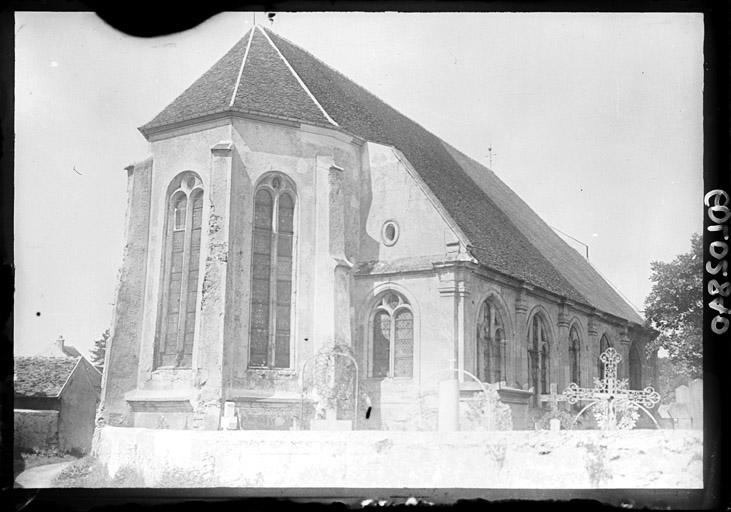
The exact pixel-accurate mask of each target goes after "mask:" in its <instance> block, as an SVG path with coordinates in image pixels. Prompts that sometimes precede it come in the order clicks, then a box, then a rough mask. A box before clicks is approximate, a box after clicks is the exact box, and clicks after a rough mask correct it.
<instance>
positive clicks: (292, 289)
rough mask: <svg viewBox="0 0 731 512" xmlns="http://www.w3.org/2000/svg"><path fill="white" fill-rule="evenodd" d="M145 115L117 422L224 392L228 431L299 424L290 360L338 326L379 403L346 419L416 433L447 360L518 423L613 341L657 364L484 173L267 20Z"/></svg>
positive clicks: (114, 343) (185, 421) (571, 260)
mask: <svg viewBox="0 0 731 512" xmlns="http://www.w3.org/2000/svg"><path fill="white" fill-rule="evenodd" d="M405 85H406V84H405ZM410 86H414V84H411V85H410ZM140 132H141V133H142V134H143V136H144V137H145V138H146V139H147V140H148V141H149V143H150V152H151V156H150V157H149V158H147V159H146V160H144V161H142V162H139V163H136V164H134V165H130V166H129V167H128V168H127V169H126V170H127V175H128V194H129V195H128V198H129V199H128V210H127V212H128V213H127V219H128V220H127V222H128V224H127V240H126V246H125V252H124V260H123V267H122V272H121V278H120V282H119V288H118V295H117V299H116V306H115V318H114V322H113V327H112V334H111V338H110V342H109V347H108V351H107V361H106V364H105V368H106V371H105V374H104V392H103V409H102V411H101V417H102V418H103V420H104V421H107V422H108V423H109V424H112V425H127V426H141V427H153V428H154V427H168V428H208V429H216V428H219V425H220V421H219V420H220V415H221V410H222V407H223V402H226V401H229V402H234V403H235V404H236V405H235V407H236V409H237V411H238V416H239V419H240V424H241V428H248V429H260V428H279V429H286V428H291V426H292V425H293V422H294V421H295V420H297V419H299V420H300V422H299V424H306V418H303V417H301V416H302V415H303V414H304V413H303V411H304V410H305V408H304V407H303V403H302V400H301V385H302V383H301V379H300V377H301V373H302V369H303V366H305V365H306V364H307V363H306V362H307V361H311V360H312V358H313V356H314V355H315V354H316V353H317V351H318V350H319V348H320V347H322V346H324V345H327V344H330V343H333V342H337V343H341V344H346V345H349V346H351V347H352V349H353V352H354V354H355V356H356V359H357V361H358V365H359V372H360V386H361V389H363V390H364V391H365V392H366V393H367V394H368V396H369V397H370V400H371V403H372V408H373V411H372V414H371V415H370V416H369V418H368V420H365V418H361V419H359V420H358V422H357V425H356V427H357V428H377V429H411V428H417V425H416V422H415V418H416V417H417V416H418V415H419V407H420V404H421V403H422V402H421V398H422V397H423V396H424V395H425V394H428V393H430V392H434V391H435V390H436V389H437V386H438V383H439V381H440V380H441V379H444V378H447V377H449V376H450V375H453V374H455V373H457V374H458V375H459V379H460V381H461V382H462V386H463V390H464V391H465V392H466V393H467V392H470V391H471V390H474V389H476V388H475V386H476V385H477V384H475V383H473V378H472V377H470V374H472V375H473V376H474V377H475V379H479V380H480V381H481V382H490V383H495V384H496V385H498V386H499V388H500V389H499V393H500V395H501V398H502V399H503V401H504V402H506V403H508V404H510V405H511V407H512V408H513V413H514V415H513V416H514V419H513V425H514V426H515V427H516V428H525V427H526V426H528V423H527V419H526V418H527V410H528V408H530V407H537V406H540V398H541V395H545V394H547V393H549V392H550V390H551V389H557V390H559V391H561V390H562V389H564V387H565V386H566V385H567V384H569V383H570V382H572V381H574V382H578V383H580V384H581V385H585V386H590V385H592V383H593V378H594V377H597V376H599V372H600V371H601V365H600V363H599V359H598V356H599V354H600V351H601V350H603V349H605V348H606V347H608V346H610V345H611V346H613V347H615V348H616V349H617V350H618V351H619V352H620V354H621V355H622V356H623V358H624V363H623V364H622V365H620V368H619V371H620V376H624V377H628V378H630V379H631V381H632V382H631V384H632V386H633V387H635V388H636V387H640V386H644V385H646V384H648V383H650V382H651V380H652V378H653V370H652V358H646V357H645V355H644V344H645V343H646V342H647V341H648V339H650V337H651V336H652V334H653V333H652V332H651V331H649V330H648V329H646V328H645V327H643V319H642V318H641V317H640V315H639V314H638V313H637V312H636V311H635V310H634V309H633V308H632V307H631V306H630V305H629V304H628V303H627V302H626V301H625V300H624V299H623V298H622V297H621V296H620V295H619V294H618V293H617V292H616V291H615V290H614V289H613V288H612V286H610V285H609V284H608V283H607V282H606V281H605V280H604V279H603V278H602V277H601V276H600V275H599V273H598V272H597V271H596V270H595V269H594V268H593V267H592V266H591V265H590V264H589V262H588V261H586V260H585V259H584V258H583V257H582V256H581V255H580V254H579V253H578V252H577V251H575V250H574V249H572V248H571V247H569V246H568V245H567V244H566V243H565V242H564V241H563V240H562V239H561V238H560V237H559V236H557V235H556V233H554V231H553V230H552V229H551V228H550V227H549V226H547V225H546V223H545V222H543V221H542V220H541V219H540V218H539V217H538V216H537V215H536V214H535V213H534V212H533V211H532V210H531V209H530V207H529V206H528V205H527V204H525V203H524V202H523V201H522V200H521V199H520V198H519V197H518V196H517V195H516V194H515V193H514V192H513V191H512V190H511V189H510V188H509V187H508V186H506V185H505V183H503V182H502V181H501V180H500V178H498V176H497V175H496V174H495V173H493V172H492V171H491V170H490V169H487V168H486V167H484V166H482V165H481V164H479V163H478V162H476V161H475V160H472V159H471V158H470V157H468V156H467V155H465V154H463V153H461V152H460V151H458V150H457V149H455V148H454V147H452V146H451V145H449V144H448V143H446V142H444V141H443V140H441V139H439V138H438V137H436V136H435V135H433V134H432V133H430V132H428V131H427V130H425V129H424V128H422V127H421V126H420V125H419V124H417V123H415V122H414V121H412V120H410V119H408V118H406V117H405V116H403V115H402V114H400V113H399V112H397V111H396V110H394V109H393V108H391V107H389V106H388V105H386V104H385V103H383V102H382V101H381V100H380V99H378V98H377V97H375V96H374V95H372V94H370V93H369V92H368V91H366V90H365V89H363V88H362V87H360V86H358V85H357V84H355V83H353V82H352V81H351V80H349V79H348V78H346V77H345V76H343V75H342V74H340V73H339V72H337V71H335V70H334V69H332V68H330V67H329V66H327V65H326V64H325V63H323V62H321V61H320V60H318V59H317V58H315V57H314V56H312V55H311V54H309V53H308V52H307V51H305V50H303V49H302V48H300V47H298V46H297V45H295V44H293V43H291V42H289V41H287V40H286V39H284V38H282V37H280V36H279V35H277V34H276V33H274V32H272V31H271V30H269V29H267V28H264V27H261V26H256V27H254V28H252V29H251V30H250V31H249V32H248V33H247V34H246V35H245V36H244V37H243V38H242V39H241V40H240V41H239V42H238V43H237V44H236V45H235V46H234V47H233V48H232V49H231V50H230V51H229V52H228V53H227V54H226V55H224V56H223V57H222V58H221V59H220V60H219V61H218V62H216V63H215V64H214V65H213V67H211V68H210V69H209V70H208V71H207V72H206V73H205V74H203V76H201V77H200V78H199V79H198V80H197V81H195V82H194V83H193V84H192V85H191V86H190V87H188V89H186V90H185V91H184V92H183V93H182V94H181V95H180V96H179V97H178V98H177V99H175V100H174V101H173V102H172V103H171V104H170V105H168V106H167V107H166V108H165V109H164V110H163V111H162V112H160V113H159V114H158V115H157V116H156V117H154V119H152V120H151V121H150V122H149V123H147V124H145V125H144V126H142V127H141V128H140ZM536 172H540V170H539V169H537V170H536ZM455 370H458V371H457V372H455Z"/></svg>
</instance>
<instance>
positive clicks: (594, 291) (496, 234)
mask: <svg viewBox="0 0 731 512" xmlns="http://www.w3.org/2000/svg"><path fill="white" fill-rule="evenodd" d="M252 30H254V32H253V36H252V33H251V31H250V32H249V33H247V35H246V36H244V38H243V39H242V40H241V41H239V43H237V44H236V46H234V48H232V49H231V51H229V53H228V54H227V55H226V56H224V57H223V58H222V59H221V60H220V61H219V62H218V63H216V64H215V65H214V66H213V68H211V70H209V71H208V72H207V73H205V74H204V75H203V76H202V77H201V78H200V79H199V80H198V81H196V82H195V83H194V84H193V85H192V86H191V87H190V88H189V89H188V90H187V91H186V92H184V93H183V94H182V95H181V96H180V97H178V98H177V99H176V100H175V101H174V102H173V103H172V104H171V105H170V106H168V107H167V108H166V109H165V110H164V111H163V112H162V113H161V114H159V115H158V116H157V117H155V119H153V120H152V121H151V122H150V123H148V124H147V125H145V126H143V127H142V128H141V130H142V131H143V133H144V132H146V131H147V130H150V129H153V128H159V127H162V126H164V125H166V124H170V123H174V122H176V121H182V120H186V119H192V118H194V117H200V116H203V115H205V114H207V113H211V112H215V111H223V110H226V107H225V103H224V102H223V101H222V100H221V99H220V98H219V96H220V95H221V94H222V92H221V89H224V88H227V90H228V91H229V93H228V94H229V97H230V95H231V94H233V89H236V85H235V82H236V76H237V73H238V72H239V70H240V69H241V62H242V60H244V54H246V46H247V45H248V43H249V39H251V45H250V47H249V52H248V55H246V59H245V62H244V66H243V72H242V73H241V80H240V83H239V86H238V90H237V91H236V96H235V101H234V104H233V106H232V107H231V108H230V109H231V110H236V111H242V112H251V113H263V114H270V115H272V116H274V117H280V118H286V119H292V120H298V121H301V122H305V123H309V124H316V125H321V126H330V127H334V125H333V123H330V120H331V119H332V120H334V123H336V124H337V125H338V126H339V127H340V128H341V129H343V130H344V131H346V132H348V133H351V134H353V135H357V136H359V137H361V138H363V139H365V140H368V141H372V142H376V143H380V144H385V145H390V146H394V147H396V148H397V149H399V150H400V151H401V152H402V153H403V154H404V155H405V156H406V158H407V159H408V161H409V162H410V163H411V165H412V166H413V167H414V169H415V170H416V171H417V172H418V173H419V175H420V177H421V179H422V180H423V181H424V182H425V183H426V185H427V186H428V187H429V188H430V190H431V191H432V193H433V194H434V195H435V196H436V198H437V199H438V200H439V202H440V203H441V204H442V206H443V207H444V208H445V209H446V211H447V212H448V213H449V215H450V216H451V218H452V219H453V220H454V222H455V223H456V224H457V225H458V226H459V228H460V229H461V230H462V232H463V233H464V234H465V235H466V236H467V238H468V240H469V242H470V244H471V252H472V254H473V256H474V257H475V258H476V259H477V260H478V261H479V262H480V263H481V264H483V265H485V266H487V267H489V268H491V269H493V270H496V271H498V272H501V273H504V274H507V275H510V276H514V277H516V278H518V279H522V280H524V281H526V282H528V283H530V284H533V285H535V286H538V287H540V288H543V289H545V290H548V291H550V292H553V293H556V294H558V295H561V296H563V297H566V298H568V299H571V300H574V301H577V302H579V303H582V304H586V305H589V306H592V307H595V308H597V309H600V310H602V311H605V312H607V313H610V314H613V315H616V316H619V317H621V318H625V319H627V320H630V321H633V322H637V323H641V322H642V318H641V317H640V316H639V315H638V314H637V313H636V312H635V311H634V309H633V308H632V307H630V306H629V305H628V304H627V302H626V301H625V300H624V299H622V298H621V297H620V296H619V295H618V294H617V292H615V291H614V290H613V289H612V287H611V286H610V285H609V284H608V283H607V282H606V281H605V280H604V279H603V278H602V277H601V276H600V275H599V274H598V273H597V272H596V271H595V270H594V268H593V267H591V265H589V264H588V262H586V261H585V260H584V259H583V258H582V257H581V256H580V255H579V254H578V253H577V252H576V251H575V250H574V249H572V248H571V247H569V246H568V245H567V244H566V243H565V242H564V241H563V240H561V239H560V238H559V237H558V236H557V235H556V234H555V233H554V232H553V230H552V229H551V228H550V227H548V226H547V225H546V224H545V223H544V222H543V221H542V220H541V219H540V218H539V217H538V216H537V215H536V214H535V213H534V212H533V211H532V210H531V209H530V208H529V207H528V206H527V205H526V204H525V203H524V202H523V201H522V200H521V199H520V198H519V197H518V196H517V195H516V194H515V193H514V192H512V190H510V188H509V187H507V186H506V185H505V184H504V183H503V182H502V181H501V180H500V179H499V178H498V177H497V176H496V175H495V174H494V173H492V172H491V171H489V170H488V169H487V168H485V167H483V166H482V165H480V164H479V163H477V162H475V161H474V160H471V159H470V158H468V157H466V156H465V155H463V154H462V153H460V152H459V151H457V150H456V149H454V148H452V147H451V146H449V145H448V144H446V143H445V142H444V141H442V140H441V139H439V138H438V137H437V136H435V135H434V134H432V133H430V132H429V131H427V130H426V129H424V128H423V127H421V126H420V125H419V124H417V123H415V122H414V121H412V120H411V119H409V118H407V117H406V116H404V115H402V114H401V113H399V112H398V111H396V110H395V109H393V108H391V107H390V106H388V105H387V104H386V103H384V102H383V101H381V100H380V99H379V98H377V97H376V96H374V95H373V94H371V93H369V92H368V91H366V90H365V89H364V88H362V87H361V86H359V85H357V84H355V83H354V82H353V81H351V80H350V79H348V78H347V77H345V76H344V75H342V74H341V73H339V72H337V71H335V70H334V69H332V68H330V67H329V66H327V65H326V64H324V63H323V62H321V61H320V60H318V59H317V58H316V57H314V56H312V55H311V54H310V53H308V52H307V51H305V50H303V49H302V48H300V47H298V46H296V45H295V44H293V43H291V42H289V41H287V40H286V39H284V38H282V37H280V36H278V35H277V34H275V33H273V32H271V31H270V30H268V29H264V28H261V27H257V28H256V29H252ZM265 33H266V35H267V36H268V37H266V36H264V34H265ZM283 59H284V60H286V62H287V64H288V65H289V66H290V67H291V70H292V71H294V72H295V73H296V75H297V76H295V75H294V74H293V73H292V71H290V69H289V68H288V67H287V64H285V63H284V60H283ZM234 68H235V70H234ZM285 70H286V71H288V72H289V73H285ZM300 80H301V83H300ZM211 84H217V87H218V88H217V89H216V90H215V91H211V96H206V92H205V91H206V89H207V88H210V87H212V85H211ZM404 85H405V86H409V84H404ZM303 86H304V87H303ZM214 88H215V87H214ZM312 97H314V100H313V99H312ZM323 110H324V112H323Z"/></svg>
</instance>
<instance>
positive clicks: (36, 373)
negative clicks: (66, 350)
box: [14, 356, 80, 396]
mask: <svg viewBox="0 0 731 512" xmlns="http://www.w3.org/2000/svg"><path fill="white" fill-rule="evenodd" d="M79 359H80V358H78V357H43V356H32V357H16V358H15V378H14V388H15V394H16V395H20V396H58V394H59V393H60V392H61V389H62V388H63V385H64V384H65V383H66V379H68V378H69V375H71V372H72V371H73V369H74V368H75V367H76V364H77V363H78V362H79Z"/></svg>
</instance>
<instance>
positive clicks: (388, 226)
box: [381, 220, 399, 245]
mask: <svg viewBox="0 0 731 512" xmlns="http://www.w3.org/2000/svg"><path fill="white" fill-rule="evenodd" d="M398 235H399V230H398V224H396V222H395V221H392V220H387V221H386V222H384V223H383V228H382V229H381V239H382V240H383V243H384V244H385V245H393V244H395V243H396V240H398Z"/></svg>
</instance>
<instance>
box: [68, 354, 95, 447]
mask: <svg viewBox="0 0 731 512" xmlns="http://www.w3.org/2000/svg"><path fill="white" fill-rule="evenodd" d="M100 384H101V375H100V374H99V372H98V371H97V370H95V369H94V368H93V367H92V365H91V364H90V363H88V362H87V361H86V359H84V358H81V360H80V361H79V364H78V365H77V366H76V369H75V370H74V372H73V373H72V374H71V376H70V377H69V379H68V381H67V382H66V385H65V386H64V388H63V390H62V391H61V395H60V398H61V409H60V412H59V419H58V442H59V448H60V449H61V450H63V451H69V452H75V453H80V454H84V453H88V452H89V450H90V448H91V438H92V435H93V433H94V427H95V425H94V417H95V415H96V408H97V405H98V404H99V387H100Z"/></svg>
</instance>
